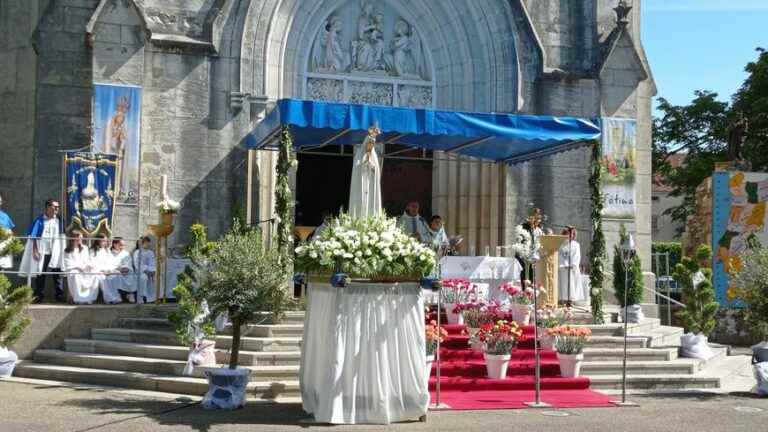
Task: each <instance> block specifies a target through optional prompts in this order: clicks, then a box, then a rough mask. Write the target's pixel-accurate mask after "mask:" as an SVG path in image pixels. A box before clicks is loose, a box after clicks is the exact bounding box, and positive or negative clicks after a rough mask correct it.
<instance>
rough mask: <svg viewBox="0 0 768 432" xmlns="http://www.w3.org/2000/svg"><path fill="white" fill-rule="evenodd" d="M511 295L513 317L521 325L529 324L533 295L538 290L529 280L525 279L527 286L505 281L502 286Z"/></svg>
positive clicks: (510, 307) (510, 308)
mask: <svg viewBox="0 0 768 432" xmlns="http://www.w3.org/2000/svg"><path fill="white" fill-rule="evenodd" d="M500 289H501V291H503V292H505V293H506V294H507V296H508V297H509V302H510V305H509V311H510V313H511V314H512V319H513V320H514V321H515V322H516V323H518V324H519V325H521V326H525V325H528V323H529V322H530V320H531V313H532V311H533V296H534V295H536V290H534V289H533V286H532V285H531V283H530V282H529V281H525V288H523V287H521V286H519V285H515V284H513V283H505V284H503V285H502V286H501V287H500Z"/></svg>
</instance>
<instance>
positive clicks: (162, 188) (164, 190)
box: [160, 174, 168, 199]
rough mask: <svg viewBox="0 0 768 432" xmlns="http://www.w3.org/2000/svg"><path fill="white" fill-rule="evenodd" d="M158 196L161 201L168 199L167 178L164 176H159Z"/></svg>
mask: <svg viewBox="0 0 768 432" xmlns="http://www.w3.org/2000/svg"><path fill="white" fill-rule="evenodd" d="M160 196H161V198H162V199H166V198H168V176H167V175H165V174H163V175H161V176H160Z"/></svg>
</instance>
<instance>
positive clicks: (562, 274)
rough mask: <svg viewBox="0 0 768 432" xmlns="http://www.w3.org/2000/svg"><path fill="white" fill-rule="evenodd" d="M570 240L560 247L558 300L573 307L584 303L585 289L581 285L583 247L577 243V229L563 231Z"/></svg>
mask: <svg viewBox="0 0 768 432" xmlns="http://www.w3.org/2000/svg"><path fill="white" fill-rule="evenodd" d="M562 234H563V235H567V236H568V240H567V241H565V242H563V245H562V246H560V252H559V257H558V259H559V267H560V268H559V272H558V275H557V284H558V298H559V299H560V301H562V302H565V303H566V305H568V306H571V305H572V304H573V302H581V301H584V287H583V286H582V284H581V271H580V270H579V269H580V267H579V264H580V263H581V246H580V245H579V242H577V241H576V228H574V227H568V228H566V229H564V230H563V232H562ZM569 283H570V285H569Z"/></svg>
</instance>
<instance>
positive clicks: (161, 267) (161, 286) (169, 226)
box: [149, 175, 179, 304]
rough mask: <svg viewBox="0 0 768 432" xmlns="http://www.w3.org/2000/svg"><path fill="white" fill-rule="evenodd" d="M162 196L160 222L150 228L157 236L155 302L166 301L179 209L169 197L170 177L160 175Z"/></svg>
mask: <svg viewBox="0 0 768 432" xmlns="http://www.w3.org/2000/svg"><path fill="white" fill-rule="evenodd" d="M160 182H161V186H160V196H161V198H162V200H161V201H160V202H159V203H158V204H157V208H158V211H159V213H160V223H159V224H157V225H150V226H149V229H150V230H151V231H152V233H153V234H154V235H155V237H157V242H156V243H155V257H156V258H155V259H156V265H155V292H156V293H157V296H156V297H155V303H156V304H161V303H165V302H166V288H167V287H166V286H165V282H166V279H167V276H168V236H170V235H171V234H172V233H173V216H174V215H175V214H176V212H177V211H178V210H179V203H178V202H176V201H173V200H171V199H170V198H168V177H167V176H165V175H163V176H161V177H160Z"/></svg>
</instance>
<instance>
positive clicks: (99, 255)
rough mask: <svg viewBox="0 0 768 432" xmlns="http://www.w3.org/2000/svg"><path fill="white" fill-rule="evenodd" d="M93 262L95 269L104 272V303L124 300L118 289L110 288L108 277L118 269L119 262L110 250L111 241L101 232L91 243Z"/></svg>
mask: <svg viewBox="0 0 768 432" xmlns="http://www.w3.org/2000/svg"><path fill="white" fill-rule="evenodd" d="M91 264H92V265H93V268H94V271H97V272H101V273H103V276H102V277H101V280H100V285H101V297H102V299H104V303H107V304H116V303H120V301H121V300H122V299H121V298H120V293H119V292H117V290H112V289H109V288H108V286H107V279H108V278H109V277H110V276H111V275H112V274H113V273H115V272H116V271H117V262H116V261H115V259H114V257H113V256H112V253H111V252H110V251H109V241H108V240H107V237H106V236H105V235H104V234H99V235H97V236H96V238H95V239H94V240H93V244H91Z"/></svg>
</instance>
